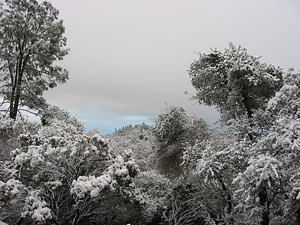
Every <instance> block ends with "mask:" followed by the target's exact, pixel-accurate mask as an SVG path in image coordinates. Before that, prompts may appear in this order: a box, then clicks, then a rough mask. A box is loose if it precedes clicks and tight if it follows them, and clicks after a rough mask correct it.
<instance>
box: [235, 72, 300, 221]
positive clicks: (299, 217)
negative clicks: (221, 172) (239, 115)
mask: <svg viewBox="0 0 300 225" xmlns="http://www.w3.org/2000/svg"><path fill="white" fill-rule="evenodd" d="M299 77H300V75H299V73H294V72H293V71H292V70H290V71H289V72H288V74H287V75H286V76H285V80H284V81H285V83H284V86H283V87H282V88H281V90H280V91H279V92H278V93H277V94H276V96H275V97H274V98H272V99H271V100H270V102H269V107H268V109H267V111H266V112H265V113H266V114H271V115H272V118H273V119H272V126H271V127H270V129H269V130H268V132H267V133H265V134H264V135H263V136H262V137H261V138H260V139H259V140H258V142H257V143H256V144H254V145H253V146H252V148H251V149H250V151H251V152H252V157H250V158H249V159H248V166H247V167H246V169H245V170H244V171H243V172H242V173H240V174H239V175H238V176H237V177H236V179H235V181H234V183H235V184H237V190H236V191H235V197H236V199H238V201H239V204H238V205H237V207H236V208H237V210H239V212H240V215H241V219H242V220H243V219H244V220H245V218H246V219H247V221H249V224H255V223H256V224H257V223H260V224H263V225H267V224H299V222H300V202H299V199H300V198H299V196H300V194H299V193H300V177H299V174H300V170H299V168H300V164H299V157H300V154H299V149H300V139H299V134H300V120H299V115H300V111H299V106H300V99H299V96H300V95H299V93H300V92H299V87H300V82H299Z"/></svg>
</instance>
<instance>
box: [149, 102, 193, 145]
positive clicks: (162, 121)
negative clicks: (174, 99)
mask: <svg viewBox="0 0 300 225" xmlns="http://www.w3.org/2000/svg"><path fill="white" fill-rule="evenodd" d="M187 123H188V117H187V115H186V113H185V111H184V109H183V108H181V107H176V106H171V107H169V108H167V109H165V111H164V112H163V113H161V114H160V115H158V117H157V119H156V121H155V126H154V128H153V133H154V135H155V137H156V138H157V139H158V141H159V142H160V143H162V145H170V144H173V143H174V142H176V140H177V139H178V138H179V137H180V135H182V134H183V132H184V131H185V129H186V125H187Z"/></svg>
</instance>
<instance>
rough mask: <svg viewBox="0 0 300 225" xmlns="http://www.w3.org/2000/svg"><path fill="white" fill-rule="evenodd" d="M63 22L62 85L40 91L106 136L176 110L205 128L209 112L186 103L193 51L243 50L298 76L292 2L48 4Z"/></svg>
mask: <svg viewBox="0 0 300 225" xmlns="http://www.w3.org/2000/svg"><path fill="white" fill-rule="evenodd" d="M50 2H51V3H52V4H53V6H54V7H55V8H57V9H59V11H60V18H61V19H63V21H64V26H65V28H66V37H67V38H68V48H70V53H69V55H68V56H66V57H65V58H64V60H63V61H62V62H61V64H62V65H63V66H64V67H65V68H66V69H67V70H69V72H70V79H69V81H68V82H67V83H66V84H64V85H60V86H58V87H56V88H55V89H53V90H51V91H48V92H47V93H45V97H46V99H47V100H48V102H49V103H50V104H54V105H57V106H59V107H61V108H63V109H66V110H68V111H70V112H71V113H72V114H73V115H75V116H76V117H77V118H79V119H80V120H82V121H83V122H84V123H85V124H86V126H87V128H88V129H91V128H97V129H100V132H101V134H106V133H109V132H111V131H113V130H114V128H118V127H120V126H122V125H126V124H129V123H132V124H135V123H141V122H146V123H151V122H153V120H154V117H155V116H156V115H157V114H158V113H160V112H162V110H163V109H164V108H165V105H166V104H167V105H169V106H170V105H180V106H182V107H184V108H185V110H186V111H187V112H188V113H189V114H197V115H198V116H200V117H202V118H204V119H205V120H206V121H208V122H209V123H211V122H212V121H215V120H216V119H217V117H218V114H217V113H216V112H215V110H213V109H208V108H206V107H203V106H199V105H198V104H196V105H195V103H194V102H191V101H189V98H190V96H188V95H185V94H184V91H188V92H190V93H193V87H192V85H191V83H190V79H189V75H188V73H187V69H188V68H189V65H190V64H191V63H192V62H193V61H194V60H196V59H197V58H198V55H197V52H204V53H208V52H209V51H210V48H218V49H224V48H226V47H228V43H229V42H232V43H233V44H235V45H242V46H243V47H246V48H247V49H248V51H249V53H250V54H252V55H254V56H262V59H261V60H262V61H263V62H266V63H271V64H273V65H276V66H281V67H283V68H284V69H287V68H290V67H294V68H295V69H296V70H297V71H299V70H300V64H299V59H300V1H299V0H226V1H225V0H206V1H205V0H85V1H83V0H72V1H71V0H63V1H62V0H50Z"/></svg>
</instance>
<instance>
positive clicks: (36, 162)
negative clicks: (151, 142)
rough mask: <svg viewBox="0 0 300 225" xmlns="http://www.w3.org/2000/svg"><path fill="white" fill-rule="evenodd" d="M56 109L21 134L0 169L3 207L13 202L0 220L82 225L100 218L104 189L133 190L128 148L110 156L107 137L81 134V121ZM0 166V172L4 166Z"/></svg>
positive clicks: (133, 172)
mask: <svg viewBox="0 0 300 225" xmlns="http://www.w3.org/2000/svg"><path fill="white" fill-rule="evenodd" d="M48 111H49V112H55V113H56V115H52V116H51V117H49V118H48V119H47V124H48V125H45V126H43V127H42V128H41V130H40V131H39V132H38V133H37V134H30V133H27V134H23V135H21V136H20V140H21V147H20V148H17V149H15V150H14V151H13V152H12V159H11V161H10V162H7V163H6V166H5V167H4V168H2V169H3V170H5V171H9V173H6V174H8V175H6V176H5V177H2V178H1V183H0V191H1V192H4V193H5V195H4V196H7V197H5V199H1V205H3V204H4V205H3V207H5V208H9V206H10V205H11V204H12V205H17V206H18V207H15V208H14V209H15V210H17V211H16V212H15V213H14V214H13V215H12V214H10V212H8V213H7V212H6V211H4V214H2V212H3V211H2V212H1V214H0V219H1V220H4V221H7V222H13V221H15V220H16V219H17V220H19V221H22V224H27V223H30V224H31V223H32V222H33V221H35V222H36V223H39V224H47V223H55V224H72V225H73V224H74V225H75V224H82V223H83V221H84V222H85V223H86V222H92V221H98V223H100V222H101V219H103V218H104V216H103V214H105V213H106V212H104V211H102V208H101V204H100V202H101V201H104V199H105V197H106V196H108V195H109V193H117V194H123V195H126V196H129V195H133V194H132V192H131V191H132V189H133V187H132V184H131V183H132V177H134V176H135V175H136V174H137V171H138V168H137V165H136V164H135V162H134V161H132V159H131V152H130V151H127V150H124V152H123V155H119V156H113V155H112V153H111V152H110V151H109V148H108V142H107V141H106V140H105V139H103V138H102V137H101V136H99V135H98V134H96V133H91V134H85V133H83V129H81V128H82V125H81V124H80V123H79V122H78V121H77V120H76V119H75V118H72V117H71V116H68V113H66V112H64V111H61V110H58V108H56V107H52V108H51V107H50V108H49V110H48ZM3 170H2V173H4V172H5V171H3Z"/></svg>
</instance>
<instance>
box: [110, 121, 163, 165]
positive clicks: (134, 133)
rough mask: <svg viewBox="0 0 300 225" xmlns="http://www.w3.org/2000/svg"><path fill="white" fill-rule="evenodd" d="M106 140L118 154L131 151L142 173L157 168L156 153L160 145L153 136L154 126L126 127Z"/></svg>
mask: <svg viewBox="0 0 300 225" xmlns="http://www.w3.org/2000/svg"><path fill="white" fill-rule="evenodd" d="M105 138H107V139H108V141H109V143H110V147H111V148H112V149H113V152H114V153H116V154H120V153H121V152H122V151H124V150H126V149H131V150H132V152H133V155H134V158H135V159H136V162H137V164H138V165H139V167H140V169H141V171H146V170H149V169H155V168H156V166H157V164H156V161H157V159H156V157H155V152H156V150H157V148H158V145H157V143H156V141H155V138H154V136H153V134H152V126H149V125H146V124H139V125H135V126H131V125H129V126H125V127H123V128H121V129H119V130H116V132H115V133H113V134H109V135H107V136H105Z"/></svg>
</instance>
